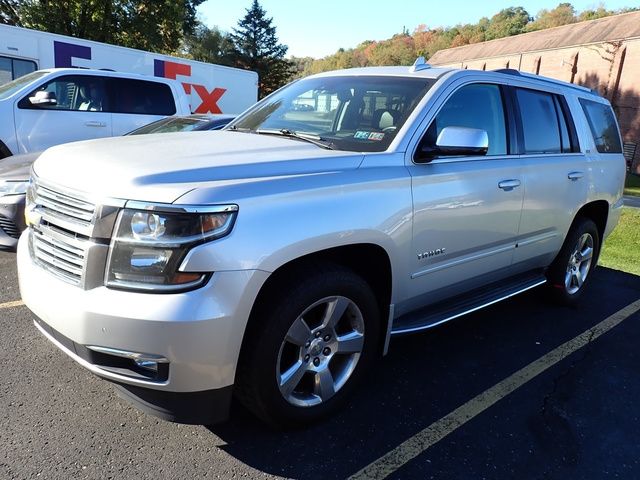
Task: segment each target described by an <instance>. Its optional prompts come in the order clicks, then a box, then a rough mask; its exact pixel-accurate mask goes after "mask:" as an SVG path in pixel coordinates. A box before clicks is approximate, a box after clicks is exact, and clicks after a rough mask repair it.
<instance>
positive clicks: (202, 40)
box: [183, 24, 234, 66]
mask: <svg viewBox="0 0 640 480" xmlns="http://www.w3.org/2000/svg"><path fill="white" fill-rule="evenodd" d="M183 50H184V52H183V53H184V54H185V55H186V56H188V57H189V58H193V59H194V60H199V61H201V62H208V63H216V64H219V65H227V66H233V65H234V63H233V62H234V45H233V40H232V39H231V37H230V36H229V34H227V33H224V32H222V31H220V30H219V29H218V28H216V27H214V28H208V27H206V26H205V25H202V24H200V25H198V26H197V27H196V29H195V32H194V33H193V34H192V35H188V36H186V37H185V39H184V45H183Z"/></svg>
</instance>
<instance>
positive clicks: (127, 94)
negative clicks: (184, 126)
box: [109, 78, 176, 115]
mask: <svg viewBox="0 0 640 480" xmlns="http://www.w3.org/2000/svg"><path fill="white" fill-rule="evenodd" d="M109 83H110V86H111V92H112V93H113V94H112V98H113V103H112V108H111V111H112V112H113V113H137V114H143V115H173V114H175V113H176V105H175V102H174V100H173V94H172V93H171V88H170V87H169V85H166V84H164V83H159V82H147V81H144V80H132V79H128V78H110V79H109Z"/></svg>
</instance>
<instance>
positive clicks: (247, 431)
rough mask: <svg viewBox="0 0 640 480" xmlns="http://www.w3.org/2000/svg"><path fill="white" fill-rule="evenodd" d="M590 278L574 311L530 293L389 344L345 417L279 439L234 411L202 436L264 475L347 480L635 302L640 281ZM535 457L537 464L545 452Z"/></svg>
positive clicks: (613, 275) (610, 275)
mask: <svg viewBox="0 0 640 480" xmlns="http://www.w3.org/2000/svg"><path fill="white" fill-rule="evenodd" d="M594 277H595V278H594V280H597V281H595V282H593V283H592V285H591V291H590V292H589V295H585V297H586V299H585V301H584V304H582V305H580V306H579V307H577V308H567V307H557V306H554V305H552V304H550V303H549V302H548V301H547V299H546V296H545V295H544V291H543V289H536V290H534V291H531V292H528V293H525V294H523V295H521V296H519V297H516V298H514V299H511V300H508V301H505V302H502V303H500V304H497V305H494V306H492V307H489V308H486V309H484V310H482V311H480V312H476V313H474V314H471V315H467V316H465V317H462V318H460V319H457V320H455V321H452V322H449V324H446V325H443V326H441V327H437V328H434V329H432V330H430V331H427V332H424V333H422V334H417V335H412V336H404V337H397V338H394V339H393V340H392V343H391V349H390V352H389V355H388V356H387V357H386V358H385V359H383V360H382V361H381V362H380V363H379V364H378V365H377V368H376V369H375V370H374V371H373V372H372V373H371V375H369V376H368V378H367V379H366V380H365V382H364V384H363V385H362V387H361V388H360V389H359V390H358V392H357V393H356V395H354V396H353V397H352V399H351V402H350V403H349V405H348V406H347V408H345V409H344V410H342V411H341V412H339V413H338V414H337V415H336V416H334V417H332V418H330V419H329V420H326V421H324V422H322V423H319V424H317V425H313V426H311V427H308V428H306V429H301V430H296V431H286V432H276V431H273V430H269V429H268V428H267V427H265V426H264V425H263V424H261V423H260V422H259V421H258V420H256V419H255V418H254V417H253V416H252V415H251V414H250V413H248V412H247V411H246V410H244V409H243V408H242V407H236V408H235V410H234V412H233V415H232V419H231V420H230V421H229V422H228V423H226V424H223V425H217V426H212V427H209V429H210V431H211V432H212V433H213V434H214V435H216V436H217V437H219V438H220V439H221V440H222V441H223V442H225V443H226V445H224V446H221V447H220V448H221V449H223V450H224V451H226V452H227V453H229V454H230V455H232V456H233V457H235V458H237V459H238V460H239V461H241V462H243V463H245V464H247V465H249V466H251V467H252V468H255V469H256V470H259V471H261V472H265V473H268V474H272V475H279V476H285V477H292V478H308V479H315V478H318V479H321V478H322V479H326V478H345V477H348V476H349V475H352V474H353V473H355V472H357V471H358V470H360V469H361V468H363V467H365V466H366V465H368V464H369V463H371V462H372V461H374V460H376V459H377V458H379V457H380V456H382V455H384V454H385V453H387V452H388V451H389V450H391V449H393V448H394V447H396V446H397V445H399V444H400V443H402V442H403V441H404V440H406V439H407V438H409V437H411V436H412V435H414V434H415V433H417V432H418V431H420V430H422V429H424V428H425V427H427V426H428V425H430V424H431V423H433V422H434V421H436V420H438V419H439V418H441V417H443V416H444V415H446V414H448V413H449V412H451V411H452V410H454V409H455V408H457V407H458V406H460V405H462V404H463V403H465V402H466V401H468V400H469V399H471V398H473V397H474V396H476V395H478V394H479V393H481V392H483V391H484V390H486V389H487V388H490V387H491V386H493V385H495V384H496V383H498V382H500V381H501V380H503V379H504V378H506V377H508V376H509V375H511V374H512V373H513V372H515V371H517V370H518V369H520V368H522V367H523V366H525V365H527V364H529V363H530V362H532V361H534V360H536V359H538V358H539V357H541V356H542V355H544V354H546V353H547V352H549V351H550V350H552V349H553V348H555V347H557V346H558V345H560V344H562V343H564V342H566V341H568V340H570V339H572V338H573V337H575V336H576V335H578V334H580V333H582V332H584V331H585V330H587V329H588V328H590V327H591V326H593V325H595V324H597V323H598V322H600V321H601V320H603V319H604V318H606V317H607V316H609V315H611V314H612V313H614V312H616V311H617V310H619V309H620V308H622V307H624V306H626V305H627V304H629V303H630V302H631V301H634V300H637V299H638V297H640V277H636V276H633V275H628V274H625V273H622V272H617V271H613V270H609V269H606V268H599V269H598V270H597V271H595V272H594ZM493 408H496V407H493ZM498 408H499V406H498ZM524 434H527V435H531V434H532V432H524ZM477 441H478V442H481V441H482V439H481V438H478V439H477ZM536 455H540V461H544V455H545V451H544V449H540V452H538V453H536ZM529 460H530V459H529Z"/></svg>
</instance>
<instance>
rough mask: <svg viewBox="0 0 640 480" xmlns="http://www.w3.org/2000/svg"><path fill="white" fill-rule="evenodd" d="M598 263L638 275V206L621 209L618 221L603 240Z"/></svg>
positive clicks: (639, 233) (639, 232)
mask: <svg viewBox="0 0 640 480" xmlns="http://www.w3.org/2000/svg"><path fill="white" fill-rule="evenodd" d="M598 263H599V264H600V265H602V266H604V267H609V268H613V269H615V270H622V271H623V272H628V273H633V274H634V275H640V208H629V207H624V208H623V209H622V216H621V217H620V222H619V223H618V226H617V227H616V229H615V230H614V231H613V233H612V234H611V235H610V236H609V238H607V240H606V241H605V242H604V248H603V249H602V253H601V254H600V261H599V262H598Z"/></svg>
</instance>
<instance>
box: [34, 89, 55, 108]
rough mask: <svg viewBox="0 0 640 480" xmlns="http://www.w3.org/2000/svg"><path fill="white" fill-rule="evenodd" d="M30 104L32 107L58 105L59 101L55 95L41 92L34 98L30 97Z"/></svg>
mask: <svg viewBox="0 0 640 480" xmlns="http://www.w3.org/2000/svg"><path fill="white" fill-rule="evenodd" d="M29 103H31V105H57V104H58V99H57V98H56V94H55V93H53V92H47V91H44V90H40V91H39V92H36V94H35V95H34V96H33V97H29Z"/></svg>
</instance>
